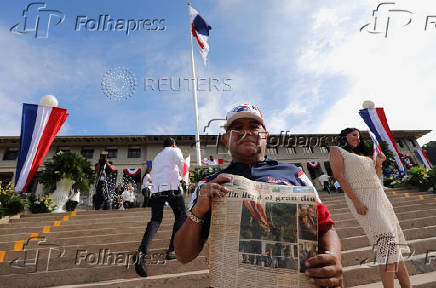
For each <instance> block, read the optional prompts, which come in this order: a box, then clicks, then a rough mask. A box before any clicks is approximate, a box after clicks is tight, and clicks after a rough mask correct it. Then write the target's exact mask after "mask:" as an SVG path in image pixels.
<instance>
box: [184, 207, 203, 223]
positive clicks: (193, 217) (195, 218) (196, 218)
mask: <svg viewBox="0 0 436 288" xmlns="http://www.w3.org/2000/svg"><path fill="white" fill-rule="evenodd" d="M186 215H188V217H189V218H190V219H191V220H192V222H194V223H197V224H200V225H201V224H203V223H204V219H201V218H198V217H197V216H195V215H194V214H192V212H191V211H190V210H188V211H187V212H186Z"/></svg>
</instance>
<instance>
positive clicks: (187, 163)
mask: <svg viewBox="0 0 436 288" xmlns="http://www.w3.org/2000/svg"><path fill="white" fill-rule="evenodd" d="M190 166H191V155H189V156H188V157H186V159H185V164H184V165H183V173H182V180H183V181H185V183H186V185H188V184H189V167H190Z"/></svg>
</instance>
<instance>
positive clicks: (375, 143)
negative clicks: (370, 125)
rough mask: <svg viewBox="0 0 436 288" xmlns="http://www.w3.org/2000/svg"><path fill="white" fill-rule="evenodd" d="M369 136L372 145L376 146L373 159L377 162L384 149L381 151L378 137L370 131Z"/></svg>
mask: <svg viewBox="0 0 436 288" xmlns="http://www.w3.org/2000/svg"><path fill="white" fill-rule="evenodd" d="M369 136H370V137H371V140H372V143H373V144H374V148H373V152H372V158H373V159H374V161H375V159H376V158H377V155H378V154H380V153H382V149H381V146H380V143H378V141H377V137H376V136H375V135H374V133H372V132H371V131H369Z"/></svg>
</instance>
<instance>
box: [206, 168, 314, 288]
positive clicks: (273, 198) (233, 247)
mask: <svg viewBox="0 0 436 288" xmlns="http://www.w3.org/2000/svg"><path fill="white" fill-rule="evenodd" d="M228 176H230V177H231V179H232V180H231V182H229V183H226V184H224V185H225V186H226V187H227V189H228V190H229V193H228V194H226V196H225V197H222V198H214V199H213V202H212V218H211V227H210V235H209V279H210V280H209V281H210V282H209V285H210V286H211V287H216V288H219V287H226V288H228V287H313V284H311V283H310V282H309V278H308V277H307V276H306V275H304V271H305V261H306V260H307V259H308V258H310V257H312V256H314V255H316V252H317V250H318V249H317V248H318V231H317V229H318V219H317V206H316V197H315V194H314V192H313V188H312V187H301V186H286V185H277V184H270V183H264V182H255V181H251V180H249V179H247V178H244V177H241V176H235V175H228Z"/></svg>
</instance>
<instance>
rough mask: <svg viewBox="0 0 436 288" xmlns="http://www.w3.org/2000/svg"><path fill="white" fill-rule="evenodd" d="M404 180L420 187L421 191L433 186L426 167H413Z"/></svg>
mask: <svg viewBox="0 0 436 288" xmlns="http://www.w3.org/2000/svg"><path fill="white" fill-rule="evenodd" d="M403 182H404V183H406V184H409V185H413V186H415V187H418V189H419V191H427V189H428V188H430V187H431V184H430V181H429V177H428V175H427V170H426V169H425V168H424V167H412V168H410V170H409V172H408V173H407V175H406V176H405V177H404V178H403Z"/></svg>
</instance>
